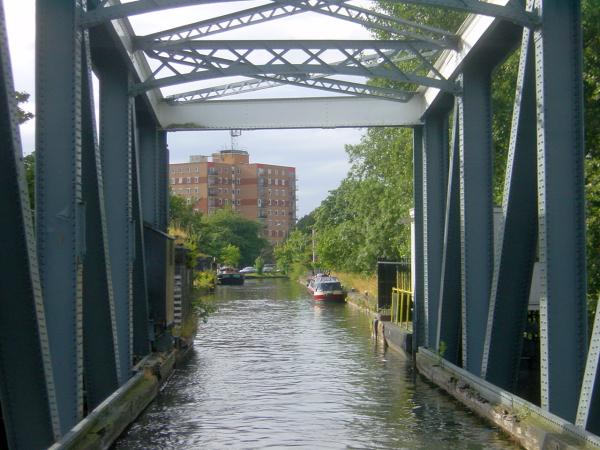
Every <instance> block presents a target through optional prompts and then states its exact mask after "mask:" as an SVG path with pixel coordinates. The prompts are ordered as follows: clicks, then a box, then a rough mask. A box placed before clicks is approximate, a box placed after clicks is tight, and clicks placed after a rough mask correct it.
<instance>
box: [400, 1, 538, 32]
mask: <svg viewBox="0 0 600 450" xmlns="http://www.w3.org/2000/svg"><path fill="white" fill-rule="evenodd" d="M393 1H394V2H398V3H411V4H415V5H423V6H435V7H438V8H446V9H452V10H455V11H463V12H467V13H471V14H481V15H484V16H491V17H497V18H499V19H504V20H508V21H510V22H513V23H516V24H517V25H522V26H524V27H532V26H535V25H537V24H539V22H540V19H539V16H538V15H537V14H535V13H532V12H530V11H526V10H525V8H524V7H523V5H522V4H521V2H520V1H515V0H512V1H511V0H508V1H507V0H505V1H504V2H503V3H504V5H502V4H494V3H489V2H487V1H486V0H393Z"/></svg>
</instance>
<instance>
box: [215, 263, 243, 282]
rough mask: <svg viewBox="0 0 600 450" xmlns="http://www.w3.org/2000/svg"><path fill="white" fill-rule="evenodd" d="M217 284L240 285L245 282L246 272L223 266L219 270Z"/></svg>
mask: <svg viewBox="0 0 600 450" xmlns="http://www.w3.org/2000/svg"><path fill="white" fill-rule="evenodd" d="M217 284H220V285H223V286H226V285H229V286H240V285H242V284H244V274H242V273H240V272H239V271H238V270H237V269H234V268H232V267H221V268H220V269H219V270H218V271H217Z"/></svg>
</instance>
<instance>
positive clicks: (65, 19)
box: [36, 0, 84, 433]
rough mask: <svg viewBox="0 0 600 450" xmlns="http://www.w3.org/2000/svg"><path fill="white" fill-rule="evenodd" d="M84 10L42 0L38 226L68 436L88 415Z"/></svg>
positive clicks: (58, 388) (39, 24)
mask: <svg viewBox="0 0 600 450" xmlns="http://www.w3.org/2000/svg"><path fill="white" fill-rule="evenodd" d="M80 10H81V1H80V0H77V1H70V2H67V1H61V2H57V1H54V0H37V3H36V30H37V31H36V33H37V36H36V63H37V64H36V96H37V98H36V224H37V240H38V252H39V262H40V276H41V282H42V290H43V293H44V303H45V308H46V318H47V324H48V335H49V339H50V347H51V349H52V365H53V371H54V380H55V384H56V398H57V403H58V412H59V415H60V425H61V431H62V433H65V432H66V431H68V430H69V429H70V428H71V427H72V426H74V425H75V424H76V423H77V422H78V421H79V420H80V419H81V418H82V413H83V360H82V357H83V355H82V353H83V339H82V326H81V325H82V272H83V270H82V269H83V252H84V245H83V244H84V233H83V220H84V213H83V203H82V196H81V195H82V194H81V39H82V33H81V31H80V29H79V27H78V24H77V21H78V18H79V16H80V14H81V12H80Z"/></svg>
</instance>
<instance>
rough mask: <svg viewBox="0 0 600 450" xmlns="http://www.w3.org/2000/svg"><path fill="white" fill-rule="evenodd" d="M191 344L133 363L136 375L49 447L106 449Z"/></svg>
mask: <svg viewBox="0 0 600 450" xmlns="http://www.w3.org/2000/svg"><path fill="white" fill-rule="evenodd" d="M190 349H191V346H186V347H184V348H182V349H177V350H173V351H171V352H170V353H168V354H153V355H150V356H148V357H146V358H144V359H143V360H142V361H140V363H139V364H138V365H137V366H136V367H135V369H134V370H135V372H136V373H135V375H134V376H133V377H132V378H130V379H129V380H128V381H127V383H125V384H124V385H123V386H121V387H120V388H119V389H118V390H117V391H115V392H114V393H113V394H112V395H111V396H110V397H108V398H107V399H106V400H104V402H102V403H101V404H100V405H98V407H97V408H95V409H94V410H93V411H92V412H91V413H90V414H88V415H87V416H86V417H85V418H84V419H83V420H82V421H81V422H79V423H78V424H77V425H76V426H75V427H73V429H72V430H71V431H69V433H67V434H66V435H65V436H63V438H62V439H61V440H59V441H58V442H56V443H55V444H54V445H52V447H50V448H49V450H100V449H107V448H110V446H111V445H112V444H113V443H114V442H115V441H116V440H117V438H118V437H119V436H120V435H121V434H122V433H123V432H124V431H125V430H126V429H127V427H128V426H129V425H131V424H132V423H133V422H134V421H135V420H136V419H137V417H138V416H139V415H140V414H141V413H142V412H143V411H144V409H146V407H147V406H148V405H149V404H150V403H151V402H152V401H153V400H154V398H155V397H156V395H157V394H158V392H159V391H160V386H161V385H162V384H163V383H164V382H165V381H166V380H168V379H169V377H170V375H171V374H172V372H173V370H174V368H175V367H176V366H177V364H178V363H181V362H182V361H184V360H185V359H186V358H187V356H188V352H189V350H190Z"/></svg>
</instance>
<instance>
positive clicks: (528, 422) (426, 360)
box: [416, 348, 600, 450]
mask: <svg viewBox="0 0 600 450" xmlns="http://www.w3.org/2000/svg"><path fill="white" fill-rule="evenodd" d="M416 362H417V370H418V372H419V373H420V374H421V375H422V376H424V377H425V378H427V379H428V380H430V381H431V382H433V383H434V384H436V385H437V386H439V387H440V388H442V389H443V390H444V391H446V392H447V393H448V394H450V395H451V396H453V397H454V398H455V399H457V400H458V401H460V402H461V403H462V404H464V405H465V406H466V407H467V408H469V409H471V410H472V411H473V412H475V413H476V414H478V415H479V416H481V417H482V418H484V419H487V420H488V421H489V422H491V423H493V424H495V425H497V426H498V427H500V428H501V429H502V430H503V431H504V432H505V433H507V434H508V435H509V436H511V437H512V438H513V439H514V440H515V441H516V442H518V443H519V444H520V445H521V446H523V447H524V448H526V449H547V448H555V449H561V450H563V449H564V450H567V449H568V450H571V449H573V450H575V449H600V438H598V437H597V436H594V435H593V434H591V433H588V432H586V431H584V430H580V429H577V428H576V427H575V426H574V425H572V424H570V423H568V422H566V421H564V420H563V419H561V418H559V417H556V416H554V415H552V414H550V413H548V412H546V411H542V410H541V409H540V408H539V407H538V406H536V405H534V404H532V403H529V402H527V401H525V400H523V399H521V398H518V397H516V396H514V395H512V394H510V393H508V392H506V391H503V390H501V389H499V388H498V387H496V386H493V385H492V384H490V383H488V382H486V381H485V380H483V379H481V378H478V377H475V376H474V375H472V374H467V373H465V371H464V370H463V369H461V368H459V367H457V366H455V365H453V364H451V363H449V362H447V361H445V360H443V359H442V358H441V357H438V356H437V355H435V354H433V353H432V352H430V351H428V350H426V349H423V348H419V351H418V352H417V355H416Z"/></svg>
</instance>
